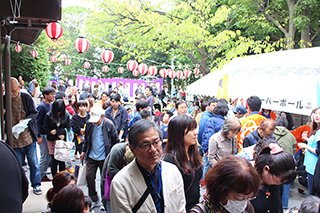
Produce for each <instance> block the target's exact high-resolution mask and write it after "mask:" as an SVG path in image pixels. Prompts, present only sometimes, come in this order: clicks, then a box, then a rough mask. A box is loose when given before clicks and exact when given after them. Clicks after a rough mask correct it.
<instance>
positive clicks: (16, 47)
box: [14, 44, 22, 53]
mask: <svg viewBox="0 0 320 213" xmlns="http://www.w3.org/2000/svg"><path fill="white" fill-rule="evenodd" d="M14 49H16V51H17V52H18V53H19V52H21V51H22V47H21V46H20V45H19V44H18V45H17V46H15V47H14Z"/></svg>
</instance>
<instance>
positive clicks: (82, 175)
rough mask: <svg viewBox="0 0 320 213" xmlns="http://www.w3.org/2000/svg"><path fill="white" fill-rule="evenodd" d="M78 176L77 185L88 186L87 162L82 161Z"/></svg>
mask: <svg viewBox="0 0 320 213" xmlns="http://www.w3.org/2000/svg"><path fill="white" fill-rule="evenodd" d="M77 167H79V171H78V177H77V186H86V185H87V177H86V176H87V164H84V163H81V164H80V165H79V166H78V165H77Z"/></svg>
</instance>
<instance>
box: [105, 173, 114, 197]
mask: <svg viewBox="0 0 320 213" xmlns="http://www.w3.org/2000/svg"><path fill="white" fill-rule="evenodd" d="M112 178H113V177H112V176H109V175H108V171H107V172H106V179H105V182H104V197H105V199H106V200H110V187H111V181H112Z"/></svg>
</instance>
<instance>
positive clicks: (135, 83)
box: [76, 75, 163, 97]
mask: <svg viewBox="0 0 320 213" xmlns="http://www.w3.org/2000/svg"><path fill="white" fill-rule="evenodd" d="M98 80H101V82H102V84H103V86H104V90H105V91H108V88H109V85H112V86H111V88H112V89H113V88H115V87H116V86H117V85H118V83H119V82H122V84H123V88H125V86H126V85H127V84H128V87H129V90H130V97H134V96H135V95H134V92H135V90H136V89H137V88H138V87H139V85H140V84H143V85H144V86H143V89H145V88H146V86H148V83H147V81H145V80H140V79H127V78H87V77H84V76H80V75H78V76H77V84H76V86H77V87H78V88H80V89H81V87H82V84H83V83H84V84H86V83H90V84H91V87H92V88H93V86H94V85H95V84H97V83H98ZM152 82H155V83H156V87H157V88H158V91H159V92H160V89H161V87H162V84H163V79H162V78H161V79H153V80H152Z"/></svg>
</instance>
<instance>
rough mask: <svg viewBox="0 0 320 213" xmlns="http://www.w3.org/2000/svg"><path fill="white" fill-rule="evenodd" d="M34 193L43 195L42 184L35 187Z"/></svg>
mask: <svg viewBox="0 0 320 213" xmlns="http://www.w3.org/2000/svg"><path fill="white" fill-rule="evenodd" d="M33 193H35V194H36V195H41V194H42V189H41V188H40V186H38V187H35V188H33Z"/></svg>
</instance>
